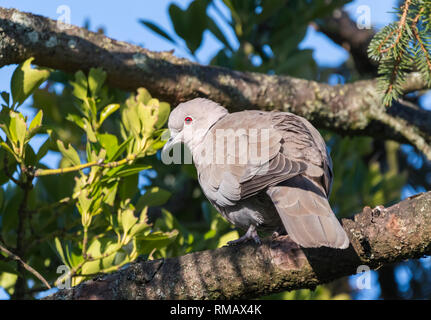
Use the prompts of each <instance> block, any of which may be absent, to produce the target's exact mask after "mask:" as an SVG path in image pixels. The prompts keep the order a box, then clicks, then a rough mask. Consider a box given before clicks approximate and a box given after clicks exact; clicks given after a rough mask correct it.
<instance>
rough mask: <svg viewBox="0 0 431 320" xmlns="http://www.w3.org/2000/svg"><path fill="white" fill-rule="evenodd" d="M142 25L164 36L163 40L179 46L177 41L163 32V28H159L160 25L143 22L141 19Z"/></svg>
mask: <svg viewBox="0 0 431 320" xmlns="http://www.w3.org/2000/svg"><path fill="white" fill-rule="evenodd" d="M139 22H140V23H142V24H143V25H144V26H146V27H147V28H149V29H151V30H152V31H153V32H155V33H157V34H158V35H160V36H162V37H163V38H165V39H166V40H168V41H170V42H172V43H173V44H177V43H176V42H175V40H174V39H173V38H172V37H171V36H170V35H169V34H168V33H167V32H166V31H165V30H163V29H162V28H161V27H159V26H158V25H156V24H154V23H152V22H151V21H148V20H143V19H140V20H139Z"/></svg>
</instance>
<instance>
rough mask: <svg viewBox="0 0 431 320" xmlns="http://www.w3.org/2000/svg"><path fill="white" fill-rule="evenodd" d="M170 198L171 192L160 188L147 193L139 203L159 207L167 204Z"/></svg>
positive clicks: (149, 190) (154, 188)
mask: <svg viewBox="0 0 431 320" xmlns="http://www.w3.org/2000/svg"><path fill="white" fill-rule="evenodd" d="M170 197H171V193H170V192H169V191H167V190H164V189H161V188H159V187H152V188H151V189H148V190H146V191H145V193H144V195H143V196H142V197H141V198H140V199H139V201H140V202H141V201H142V203H144V204H145V205H146V206H149V207H158V206H161V205H163V204H165V203H166V202H167V201H168V200H169V198H170Z"/></svg>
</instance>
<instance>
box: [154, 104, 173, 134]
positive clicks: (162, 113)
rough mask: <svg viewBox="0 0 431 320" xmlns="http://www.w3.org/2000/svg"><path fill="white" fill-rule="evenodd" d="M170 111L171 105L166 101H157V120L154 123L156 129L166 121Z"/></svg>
mask: <svg viewBox="0 0 431 320" xmlns="http://www.w3.org/2000/svg"><path fill="white" fill-rule="evenodd" d="M170 112H171V107H170V105H169V103H167V102H160V103H159V110H158V114H157V122H156V124H155V127H156V128H157V129H160V128H161V127H163V125H164V124H165V123H166V121H168V119H169V114H170Z"/></svg>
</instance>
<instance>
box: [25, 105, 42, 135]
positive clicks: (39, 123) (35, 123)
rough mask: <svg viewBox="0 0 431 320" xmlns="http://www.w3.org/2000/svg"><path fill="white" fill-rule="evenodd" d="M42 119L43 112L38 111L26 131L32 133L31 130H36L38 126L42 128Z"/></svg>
mask: <svg viewBox="0 0 431 320" xmlns="http://www.w3.org/2000/svg"><path fill="white" fill-rule="evenodd" d="M42 118H43V111H42V110H39V112H38V113H37V114H36V116H35V117H34V118H33V120H32V121H31V123H30V127H29V128H28V130H29V131H32V130H33V129H37V128H39V127H40V126H42Z"/></svg>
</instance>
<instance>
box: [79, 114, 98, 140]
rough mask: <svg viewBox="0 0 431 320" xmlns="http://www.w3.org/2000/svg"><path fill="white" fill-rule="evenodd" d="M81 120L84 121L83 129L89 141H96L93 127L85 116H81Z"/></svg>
mask: <svg viewBox="0 0 431 320" xmlns="http://www.w3.org/2000/svg"><path fill="white" fill-rule="evenodd" d="M82 121H83V122H84V128H83V129H84V130H85V132H86V133H87V138H88V140H90V141H91V142H97V138H96V134H95V133H94V130H93V127H92V126H91V124H90V122H89V121H88V120H87V119H86V118H82Z"/></svg>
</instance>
